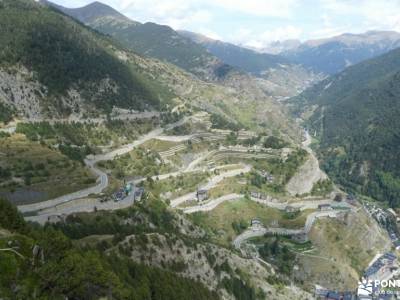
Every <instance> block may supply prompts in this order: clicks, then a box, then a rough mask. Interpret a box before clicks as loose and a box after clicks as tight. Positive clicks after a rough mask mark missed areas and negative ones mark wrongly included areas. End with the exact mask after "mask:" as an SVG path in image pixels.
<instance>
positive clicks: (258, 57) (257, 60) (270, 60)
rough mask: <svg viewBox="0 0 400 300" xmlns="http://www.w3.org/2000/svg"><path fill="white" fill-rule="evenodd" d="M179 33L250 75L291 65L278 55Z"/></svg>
mask: <svg viewBox="0 0 400 300" xmlns="http://www.w3.org/2000/svg"><path fill="white" fill-rule="evenodd" d="M179 33H180V34H181V35H182V36H184V37H187V38H190V39H191V40H193V41H194V42H196V43H198V44H200V45H202V46H204V47H205V48H206V49H207V50H208V51H209V52H210V53H212V54H213V55H215V56H217V57H218V58H219V59H221V60H222V61H224V62H225V63H227V64H229V65H231V66H235V67H238V68H240V69H242V70H245V71H247V72H249V73H253V74H260V73H262V72H263V71H265V70H267V69H269V68H276V67H279V65H280V64H282V65H283V64H290V61H289V60H288V59H286V58H284V57H281V56H278V55H273V54H267V53H259V52H256V51H253V50H250V49H247V48H243V47H240V46H237V45H234V44H231V43H226V42H222V41H218V40H213V39H210V38H208V37H206V36H203V35H201V34H197V33H193V32H190V31H183V30H182V31H179Z"/></svg>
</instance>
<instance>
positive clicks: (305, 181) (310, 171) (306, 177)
mask: <svg viewBox="0 0 400 300" xmlns="http://www.w3.org/2000/svg"><path fill="white" fill-rule="evenodd" d="M324 179H327V176H326V174H325V173H324V172H322V171H321V169H320V168H319V162H318V160H317V158H316V157H315V156H314V155H313V154H310V156H309V158H308V160H307V161H306V162H305V163H304V164H303V165H302V166H301V167H300V168H299V170H298V172H297V173H296V174H295V175H294V176H293V177H292V178H291V179H290V181H289V183H288V184H287V186H286V189H287V191H288V192H289V194H290V195H292V196H295V195H303V194H306V193H309V192H311V190H312V188H313V186H314V184H315V183H317V182H318V181H320V180H324Z"/></svg>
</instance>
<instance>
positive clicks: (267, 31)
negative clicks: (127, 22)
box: [53, 0, 400, 48]
mask: <svg viewBox="0 0 400 300" xmlns="http://www.w3.org/2000/svg"><path fill="white" fill-rule="evenodd" d="M53 2H55V3H58V4H61V5H64V6H66V7H79V6H83V5H86V4H88V3H90V2H92V1H91V0H54V1H53ZM101 2H103V3H106V4H108V5H110V6H112V7H114V8H115V9H117V10H119V11H120V12H122V13H123V14H125V15H126V16H128V17H130V18H131V19H133V20H136V21H140V22H147V21H152V22H156V23H159V24H165V25H170V26H171V27H173V28H174V29H187V30H191V31H195V32H199V33H203V34H205V35H208V36H210V37H212V38H217V39H221V40H225V41H230V42H234V43H238V44H243V45H247V46H251V47H257V48H261V47H263V46H265V45H266V44H268V43H269V42H270V41H274V40H285V39H301V40H307V39H314V38H322V37H330V36H333V35H337V34H340V33H344V32H351V33H360V32H365V31H367V30H396V31H400V0H320V1H315V0H102V1H101Z"/></svg>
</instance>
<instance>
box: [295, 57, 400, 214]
mask: <svg viewBox="0 0 400 300" xmlns="http://www.w3.org/2000/svg"><path fill="white" fill-rule="evenodd" d="M399 99H400V50H394V51H392V52H390V53H388V54H386V55H383V56H381V57H378V58H375V59H372V60H369V61H366V62H363V63H360V64H358V65H355V66H353V67H350V68H348V69H346V70H345V71H343V72H342V73H339V74H338V75H336V76H333V77H331V78H328V79H326V80H325V81H323V82H321V83H320V84H318V85H317V86H315V87H314V88H311V89H309V90H307V91H305V92H304V93H303V94H302V95H300V96H299V97H297V98H295V99H293V100H292V101H291V104H292V105H293V106H294V107H295V109H294V110H295V111H296V112H297V113H303V116H305V117H306V118H307V124H308V126H309V127H310V128H311V133H312V134H314V133H315V134H316V138H317V139H318V140H319V149H318V151H319V154H320V155H321V158H322V160H323V167H324V168H325V169H326V171H328V172H329V174H330V175H332V176H334V177H335V179H336V180H337V181H338V182H340V183H341V184H343V185H345V186H348V187H350V188H352V189H354V190H356V191H359V192H363V193H366V194H368V195H370V196H372V197H374V198H377V199H379V200H382V201H387V202H388V203H389V204H390V205H392V206H399V205H400V202H399V195H400V171H399V170H400V164H399V160H398V157H399V155H400V147H399V146H400V135H399V129H400V122H399V119H398V115H399V113H400V101H399Z"/></svg>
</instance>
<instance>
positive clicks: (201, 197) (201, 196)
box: [196, 190, 208, 202]
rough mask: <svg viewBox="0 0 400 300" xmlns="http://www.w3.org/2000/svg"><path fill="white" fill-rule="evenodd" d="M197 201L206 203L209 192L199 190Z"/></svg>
mask: <svg viewBox="0 0 400 300" xmlns="http://www.w3.org/2000/svg"><path fill="white" fill-rule="evenodd" d="M196 198H197V201H199V202H200V201H204V200H207V198H208V191H207V190H197V193H196Z"/></svg>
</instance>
